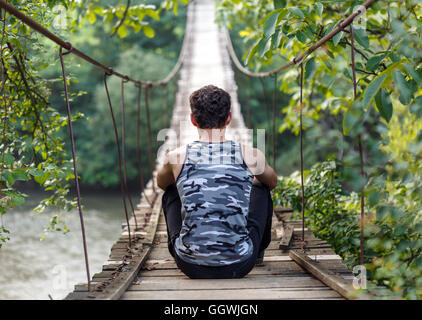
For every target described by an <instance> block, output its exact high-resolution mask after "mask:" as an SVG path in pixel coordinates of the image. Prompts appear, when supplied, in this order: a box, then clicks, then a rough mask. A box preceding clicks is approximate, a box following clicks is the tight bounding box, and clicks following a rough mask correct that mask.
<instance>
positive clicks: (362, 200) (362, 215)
mask: <svg viewBox="0 0 422 320" xmlns="http://www.w3.org/2000/svg"><path fill="white" fill-rule="evenodd" d="M350 43H351V45H350V55H351V60H352V76H353V98H354V100H356V99H357V83H356V65H355V36H354V30H353V23H352V24H350ZM358 148H359V158H360V174H361V175H362V177H365V171H364V163H363V146H362V136H361V134H360V133H359V134H358ZM364 192H365V187H364V186H362V188H361V191H360V239H359V247H360V248H359V263H360V264H361V265H363V264H364V262H365V261H364V231H365V227H364V223H365V194H364Z"/></svg>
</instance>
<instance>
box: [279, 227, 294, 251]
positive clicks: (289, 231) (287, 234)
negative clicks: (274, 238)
mask: <svg viewBox="0 0 422 320" xmlns="http://www.w3.org/2000/svg"><path fill="white" fill-rule="evenodd" d="M292 237H293V226H291V225H287V226H286V227H285V228H284V234H283V238H281V241H280V244H279V246H278V247H279V249H281V250H287V249H288V248H289V245H290V242H291V241H292Z"/></svg>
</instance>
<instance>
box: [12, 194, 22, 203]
mask: <svg viewBox="0 0 422 320" xmlns="http://www.w3.org/2000/svg"><path fill="white" fill-rule="evenodd" d="M12 199H13V202H14V203H15V205H16V206H22V205H24V204H25V198H24V197H23V196H22V195H20V194H16V193H14V194H13V195H12Z"/></svg>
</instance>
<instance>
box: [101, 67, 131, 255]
mask: <svg viewBox="0 0 422 320" xmlns="http://www.w3.org/2000/svg"><path fill="white" fill-rule="evenodd" d="M111 74H112V73H104V87H105V91H106V94H107V100H108V105H109V108H110V115H111V119H112V122H113V128H114V136H115V138H116V148H117V159H118V163H119V180H120V193H121V196H122V202H123V207H124V210H125V217H126V223H127V226H128V228H127V229H128V235H129V248H130V247H131V245H132V237H131V233H130V227H129V216H128V214H127V205H126V196H125V187H124V184H123V174H122V155H121V151H120V142H119V131H118V130H117V123H116V118H115V117H114V112H113V104H112V102H111V98H110V92H109V90H108V85H107V77H108V76H110V75H111Z"/></svg>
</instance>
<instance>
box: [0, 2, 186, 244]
mask: <svg viewBox="0 0 422 320" xmlns="http://www.w3.org/2000/svg"><path fill="white" fill-rule="evenodd" d="M8 2H9V3H10V4H11V5H13V6H15V7H16V8H17V9H18V10H20V11H21V12H24V13H25V14H26V15H28V16H29V17H31V18H32V19H34V20H35V21H37V22H38V23H40V24H41V25H43V26H44V27H47V28H49V29H50V30H51V31H53V32H54V33H56V34H58V35H59V36H61V37H62V38H63V39H65V40H66V41H69V42H71V43H72V44H73V46H74V47H76V48H78V49H80V50H81V51H83V52H84V53H86V54H88V55H90V56H93V57H94V58H95V59H97V60H98V61H100V62H102V63H104V64H105V65H109V66H110V67H113V68H114V69H116V70H119V71H120V72H123V73H127V74H129V75H131V76H133V77H135V78H137V79H141V80H157V79H160V78H162V77H164V76H165V75H166V74H167V73H168V72H169V71H170V70H171V69H172V67H173V65H174V64H175V62H176V60H177V57H178V54H179V51H180V48H181V44H182V40H183V36H184V30H185V22H186V6H185V4H186V3H187V1H185V0H168V1H158V0H152V1H148V4H143V3H140V2H139V1H136V2H137V3H135V1H132V3H131V6H130V7H129V8H128V11H127V13H126V17H125V18H124V19H123V17H124V16H125V15H124V12H125V10H126V3H127V2H126V1H117V0H113V1H106V0H101V1H100V0H88V1H74V0H48V1H36V2H34V1H21V0H19V1H8ZM0 20H1V23H0V26H1V29H0V34H1V38H2V41H1V43H2V59H1V85H0V90H1V100H0V105H1V108H0V119H1V126H0V129H1V130H0V132H1V154H0V156H1V158H0V159H1V163H2V166H1V167H2V169H1V191H0V197H1V198H0V199H1V200H0V214H1V215H2V216H3V215H4V214H5V213H6V212H7V210H8V209H9V208H13V207H14V206H17V205H22V204H23V203H24V200H25V197H26V195H25V194H24V193H22V192H20V191H19V185H21V182H29V181H33V182H35V183H36V184H38V185H40V186H41V187H42V188H43V189H44V190H45V191H47V193H46V199H44V200H43V201H42V202H41V203H40V204H39V205H38V206H37V208H35V212H36V213H41V212H43V210H44V209H45V208H46V207H49V206H55V207H57V208H59V209H63V210H70V209H72V208H73V207H74V206H75V205H76V202H75V200H74V199H72V198H71V197H69V191H70V188H71V185H72V184H73V179H74V175H73V164H72V160H71V156H70V144H69V143H68V128H67V126H68V123H67V117H66V113H65V102H64V95H63V81H62V74H61V69H60V64H59V61H58V47H57V45H55V44H54V43H52V42H51V41H50V40H48V39H46V38H44V37H43V36H41V35H39V34H38V33H36V32H35V31H33V30H31V29H30V28H29V27H27V26H26V25H25V24H23V23H22V22H20V21H19V20H18V19H16V18H14V17H13V16H11V15H10V14H6V16H5V15H4V12H3V11H2V15H1V19H0ZM65 63H66V67H67V72H68V78H69V79H68V80H69V84H70V94H71V100H72V101H71V107H72V115H73V120H74V121H75V122H74V131H75V141H76V152H77V161H78V165H79V174H80V178H81V183H82V184H85V185H92V186H95V187H97V188H101V187H116V186H117V185H118V171H117V153H116V149H115V141H114V136H113V135H112V133H113V131H112V126H111V120H110V116H109V113H108V105H107V104H106V100H105V92H104V86H103V73H102V72H101V71H98V69H96V68H95V67H93V66H92V65H90V64H88V63H86V62H84V61H82V60H81V59H79V58H77V57H75V56H72V55H69V56H66V57H65ZM157 66H160V67H157ZM109 85H110V91H111V92H110V93H111V96H112V99H113V103H114V110H115V112H116V116H117V117H118V118H117V122H118V124H119V125H120V113H119V111H120V105H121V102H120V101H121V100H120V82H118V80H117V79H114V78H110V79H109ZM174 90H175V81H172V82H171V83H170V84H169V85H168V86H166V87H160V88H153V89H151V90H150V100H151V102H150V108H151V117H152V119H153V121H152V122H153V123H152V130H153V134H155V133H156V132H158V129H161V128H162V127H166V126H168V123H169V113H168V112H169V108H170V107H171V106H172V104H173V97H174ZM125 91H126V99H125V101H126V111H127V115H126V116H127V117H128V118H129V117H131V118H133V117H134V115H135V117H136V107H137V104H136V95H137V91H138V89H137V88H134V87H133V85H132V84H126V90H125ZM142 110H143V111H142V112H143V115H142V120H141V124H142V126H143V127H145V116H144V112H145V111H144V105H143V106H142ZM163 115H164V116H163ZM154 119H161V121H154ZM134 128H135V123H128V128H127V135H128V137H127V139H126V140H127V145H126V151H127V152H126V156H127V159H128V179H129V181H132V182H134V183H136V187H137V188H139V184H138V172H137V169H136V167H137V164H136V156H135V143H136V141H135V138H134V137H135V135H134V132H135V131H134ZM141 133H142V137H145V136H146V132H141ZM154 143H155V139H154ZM146 146H147V140H146V139H145V138H143V139H142V140H141V149H142V150H147V147H146ZM157 147H158V146H157V145H154V148H157ZM142 163H143V165H144V167H145V170H144V173H145V175H146V178H148V177H149V174H150V173H149V170H148V169H147V168H148V166H147V163H148V162H147V156H146V154H145V153H144V154H143V156H142ZM46 230H47V231H50V230H57V231H63V232H68V229H67V227H66V224H65V221H61V220H60V219H57V216H53V217H52V219H51V221H50V224H49V225H48V226H47V229H46ZM9 235H10V234H9V231H8V230H7V226H4V225H3V224H2V223H1V228H0V247H1V245H2V244H3V243H4V242H5V241H7V239H8V238H9Z"/></svg>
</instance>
